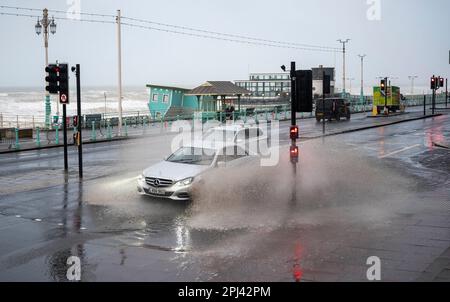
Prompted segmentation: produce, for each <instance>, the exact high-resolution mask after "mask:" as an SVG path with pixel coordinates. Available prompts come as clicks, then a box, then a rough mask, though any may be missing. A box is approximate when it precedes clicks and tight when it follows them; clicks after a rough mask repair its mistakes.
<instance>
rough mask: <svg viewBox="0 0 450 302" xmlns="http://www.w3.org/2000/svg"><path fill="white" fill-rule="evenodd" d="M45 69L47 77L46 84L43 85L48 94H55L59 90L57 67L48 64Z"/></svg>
mask: <svg viewBox="0 0 450 302" xmlns="http://www.w3.org/2000/svg"><path fill="white" fill-rule="evenodd" d="M45 71H46V72H47V77H45V81H46V82H47V86H46V87H45V90H47V91H48V92H49V93H50V94H57V93H58V92H59V87H58V81H59V79H58V73H59V67H58V65H56V64H50V65H48V66H47V67H45Z"/></svg>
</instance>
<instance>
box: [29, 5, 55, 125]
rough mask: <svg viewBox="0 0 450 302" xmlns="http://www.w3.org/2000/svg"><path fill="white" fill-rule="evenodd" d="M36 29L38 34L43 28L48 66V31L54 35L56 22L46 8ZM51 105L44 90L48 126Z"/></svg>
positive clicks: (46, 64) (47, 93)
mask: <svg viewBox="0 0 450 302" xmlns="http://www.w3.org/2000/svg"><path fill="white" fill-rule="evenodd" d="M34 29H35V30H36V34H37V35H40V34H41V33H42V29H43V30H44V48H45V66H48V37H49V29H50V33H51V34H52V35H54V34H55V33H56V23H55V19H54V18H52V20H49V18H48V10H47V9H46V8H44V10H43V15H42V20H41V21H39V18H38V21H37V23H36V25H35V26H34ZM51 111H52V109H51V105H50V94H49V92H48V91H46V92H45V125H46V126H47V127H50V124H51V122H50V115H51ZM56 115H57V116H59V103H58V101H57V100H56Z"/></svg>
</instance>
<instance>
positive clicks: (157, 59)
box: [0, 0, 450, 88]
mask: <svg viewBox="0 0 450 302" xmlns="http://www.w3.org/2000/svg"><path fill="white" fill-rule="evenodd" d="M372 1H376V0H372ZM67 2H71V0H68V1H66V0H59V1H57V0H53V1H40V0H33V1H8V0H5V1H0V5H11V6H20V7H32V8H44V7H47V8H49V9H57V10H64V11H66V10H67V9H68V8H69V5H68V4H67ZM380 4H381V19H380V20H379V21H376V20H375V21H373V20H368V18H367V11H368V9H369V8H370V7H371V6H370V5H369V4H367V2H366V0H344V1H337V0H309V1H306V0H277V1H274V0H272V1H268V0H164V1H162V0H161V1H155V0H152V1H148V0H147V1H143V0H132V1H130V0H129V1H120V0H89V1H88V0H81V11H82V12H85V13H102V14H111V15H114V14H115V13H116V10H117V9H121V10H122V15H123V16H128V17H134V18H142V19H148V20H152V21H157V22H163V23H170V24H175V25H182V26H190V27H195V28H199V29H206V30H212V31H218V32H225V33H230V34H238V35H246V36H252V37H257V38H262V39H271V40H279V41H288V42H297V43H306V44H314V45H323V46H332V47H340V44H339V43H338V42H336V40H337V39H339V38H351V39H352V40H351V41H350V43H349V44H348V54H347V63H348V64H347V74H348V77H352V78H355V81H354V82H353V85H359V84H358V83H359V79H360V61H359V58H358V57H357V55H358V54H360V53H361V54H367V58H366V64H365V70H366V72H365V77H366V80H367V82H368V83H369V84H374V83H375V82H376V81H378V80H376V77H377V76H381V75H389V76H395V77H398V78H399V79H398V80H396V82H398V84H403V85H409V80H408V75H418V76H419V79H418V80H417V85H419V86H420V85H423V86H425V85H428V79H429V77H430V76H431V75H432V74H436V75H442V76H449V74H450V65H449V50H450V35H449V34H448V31H449V29H450V18H449V12H450V1H448V0H380ZM0 11H3V12H6V11H8V12H10V10H6V9H1V8H0ZM21 12H22V13H27V14H38V12H30V11H28V12H27V11H21ZM60 16H65V15H64V14H63V15H60ZM86 18H87V17H86ZM110 20H111V19H110ZM35 23H36V20H35V19H33V18H26V17H12V16H4V15H0V40H1V46H0V54H1V55H0V66H1V69H0V70H1V71H0V86H2V87H8V86H40V85H43V78H44V48H43V39H42V35H41V36H37V35H36V34H35V30H34V25H35ZM122 45H123V49H122V54H123V84H124V85H130V86H131V85H132V86H144V85H145V84H146V83H157V84H165V85H180V86H183V87H188V88H189V87H193V86H196V85H198V84H201V83H203V82H205V81H206V80H238V79H247V78H248V71H250V72H278V71H279V70H280V69H279V66H280V65H282V64H286V65H289V63H290V61H291V60H295V61H296V62H297V66H298V67H299V68H311V67H313V66H318V65H319V64H323V65H326V66H334V65H335V64H336V67H337V77H338V82H337V84H338V86H339V87H340V86H341V82H342V81H341V80H340V78H341V77H342V55H341V54H340V53H338V54H336V55H335V54H334V53H329V52H311V51H302V50H295V49H279V48H272V47H264V46H252V45H245V44H241V43H232V42H226V41H215V40H210V39H202V38H195V37H188V36H182V35H177V34H172V33H166V32H158V31H152V30H145V29H139V28H129V27H123V29H122ZM49 53H50V54H49V56H50V61H55V60H59V61H60V62H63V61H67V62H69V63H70V64H75V63H80V64H81V67H82V77H83V78H82V82H83V84H84V85H86V86H114V85H116V84H117V48H116V27H115V25H114V24H98V23H87V22H76V21H65V20H58V21H57V33H56V35H52V36H50V47H49Z"/></svg>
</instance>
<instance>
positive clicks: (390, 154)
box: [378, 144, 421, 159]
mask: <svg viewBox="0 0 450 302" xmlns="http://www.w3.org/2000/svg"><path fill="white" fill-rule="evenodd" d="M420 146H421V145H420V144H417V145H413V146H409V147H405V148H403V149H400V150H397V151H394V152H391V153H388V154H386V155H383V156H379V157H378V158H380V159H381V158H386V157H389V156H392V155H395V154H398V153H401V152H404V151H407V150H410V149H413V148H417V147H420Z"/></svg>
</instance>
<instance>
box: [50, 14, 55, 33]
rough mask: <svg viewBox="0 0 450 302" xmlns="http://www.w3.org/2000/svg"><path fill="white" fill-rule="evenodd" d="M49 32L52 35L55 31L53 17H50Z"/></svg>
mask: <svg viewBox="0 0 450 302" xmlns="http://www.w3.org/2000/svg"><path fill="white" fill-rule="evenodd" d="M50 32H51V33H52V35H54V34H55V33H56V23H55V18H53V17H52V22H51V23H50Z"/></svg>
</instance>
